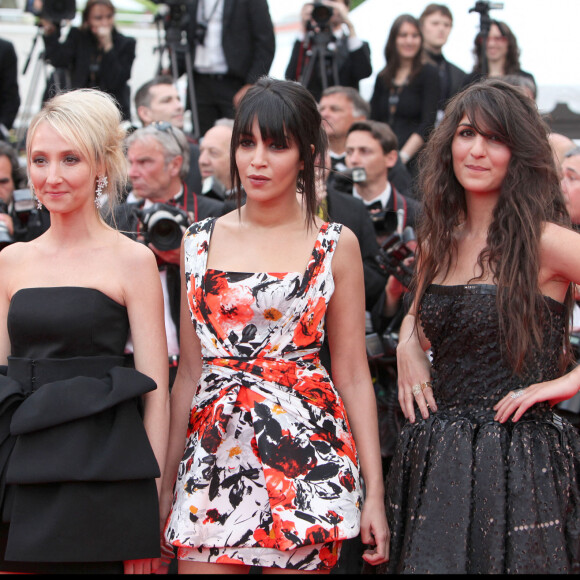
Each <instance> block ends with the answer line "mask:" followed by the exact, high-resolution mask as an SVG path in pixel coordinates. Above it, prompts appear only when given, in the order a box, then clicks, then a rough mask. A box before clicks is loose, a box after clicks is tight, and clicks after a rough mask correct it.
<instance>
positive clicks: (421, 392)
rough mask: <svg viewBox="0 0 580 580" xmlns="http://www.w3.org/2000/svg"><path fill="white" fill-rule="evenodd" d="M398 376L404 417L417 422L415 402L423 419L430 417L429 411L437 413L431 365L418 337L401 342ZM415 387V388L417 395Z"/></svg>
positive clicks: (398, 351)
mask: <svg viewBox="0 0 580 580" xmlns="http://www.w3.org/2000/svg"><path fill="white" fill-rule="evenodd" d="M397 374H398V377H399V378H398V386H399V404H400V405H401V410H402V411H403V415H405V418H406V419H408V420H409V422H410V423H414V422H415V405H414V404H415V402H416V403H417V406H418V407H419V410H420V412H421V415H422V417H423V419H427V418H428V417H429V409H431V412H433V413H434V412H435V411H437V403H435V398H434V397H433V389H432V387H431V364H430V363H429V360H428V359H427V356H426V354H425V353H424V352H423V349H422V348H421V345H420V344H419V339H418V338H416V335H413V337H411V339H410V340H409V341H406V340H405V341H403V342H399V345H398V346H397ZM417 386H418V387H419V388H418V389H417ZM413 387H415V390H416V392H415V393H414V392H413Z"/></svg>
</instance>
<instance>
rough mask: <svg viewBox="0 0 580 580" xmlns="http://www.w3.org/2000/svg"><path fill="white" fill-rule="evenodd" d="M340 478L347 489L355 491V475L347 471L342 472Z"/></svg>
mask: <svg viewBox="0 0 580 580" xmlns="http://www.w3.org/2000/svg"><path fill="white" fill-rule="evenodd" d="M338 480H339V481H340V484H341V485H342V486H343V487H344V488H345V489H346V490H347V491H353V490H354V489H355V487H356V482H355V480H354V476H353V474H352V473H351V472H350V471H347V472H346V473H344V472H341V473H340V474H339V476H338Z"/></svg>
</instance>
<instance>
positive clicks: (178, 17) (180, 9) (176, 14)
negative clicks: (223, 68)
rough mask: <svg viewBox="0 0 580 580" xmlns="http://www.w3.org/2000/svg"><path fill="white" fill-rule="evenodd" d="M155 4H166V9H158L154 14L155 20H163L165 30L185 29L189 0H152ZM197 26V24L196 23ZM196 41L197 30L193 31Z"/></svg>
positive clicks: (205, 28) (187, 20) (187, 21)
mask: <svg viewBox="0 0 580 580" xmlns="http://www.w3.org/2000/svg"><path fill="white" fill-rule="evenodd" d="M153 2H154V3H155V4H165V5H166V6H167V11H163V12H162V11H159V12H158V13H157V15H156V16H155V19H156V20H160V21H162V22H163V25H164V27H165V30H169V29H174V30H186V29H187V25H188V23H189V14H188V12H187V5H188V4H190V3H191V0H153ZM198 28H199V25H198ZM203 28H204V30H203V33H200V34H203V38H202V42H201V44H203V40H205V32H206V30H207V26H204V27H203ZM195 36H196V42H197V36H198V31H197V30H196V31H195Z"/></svg>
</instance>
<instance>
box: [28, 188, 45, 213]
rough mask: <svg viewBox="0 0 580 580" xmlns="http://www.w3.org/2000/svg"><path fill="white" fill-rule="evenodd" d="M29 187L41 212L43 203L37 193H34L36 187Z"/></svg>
mask: <svg viewBox="0 0 580 580" xmlns="http://www.w3.org/2000/svg"><path fill="white" fill-rule="evenodd" d="M29 187H30V191H31V192H32V197H33V198H34V199H35V200H36V209H38V210H41V209H42V202H41V201H40V200H39V199H38V197H37V196H36V192H35V191H34V187H33V186H32V183H30V184H29Z"/></svg>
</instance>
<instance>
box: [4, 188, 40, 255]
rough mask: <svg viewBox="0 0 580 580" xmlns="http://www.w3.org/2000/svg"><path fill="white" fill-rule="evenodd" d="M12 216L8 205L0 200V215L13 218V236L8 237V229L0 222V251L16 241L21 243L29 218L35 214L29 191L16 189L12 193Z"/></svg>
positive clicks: (34, 206) (32, 199)
mask: <svg viewBox="0 0 580 580" xmlns="http://www.w3.org/2000/svg"><path fill="white" fill-rule="evenodd" d="M12 207H13V212H12V214H11V213H10V212H9V211H8V204H6V202H4V201H1V200H0V213H4V214H6V215H10V216H11V217H13V218H14V217H15V218H16V219H13V222H12V223H13V227H14V236H12V235H10V232H9V231H8V228H7V227H6V225H5V224H4V223H2V222H0V250H1V249H3V248H5V247H6V246H8V245H10V244H12V243H13V242H14V241H15V239H16V241H22V240H23V239H24V238H23V236H24V235H25V234H26V232H27V230H28V224H29V222H30V221H31V220H30V217H31V215H32V214H33V213H35V212H36V205H35V203H34V198H33V196H32V193H31V191H30V190H29V189H16V190H14V192H13V193H12Z"/></svg>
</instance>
